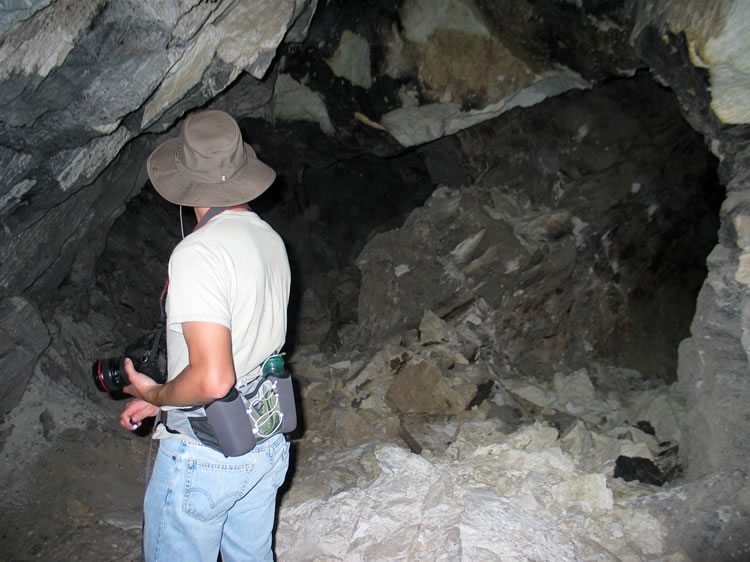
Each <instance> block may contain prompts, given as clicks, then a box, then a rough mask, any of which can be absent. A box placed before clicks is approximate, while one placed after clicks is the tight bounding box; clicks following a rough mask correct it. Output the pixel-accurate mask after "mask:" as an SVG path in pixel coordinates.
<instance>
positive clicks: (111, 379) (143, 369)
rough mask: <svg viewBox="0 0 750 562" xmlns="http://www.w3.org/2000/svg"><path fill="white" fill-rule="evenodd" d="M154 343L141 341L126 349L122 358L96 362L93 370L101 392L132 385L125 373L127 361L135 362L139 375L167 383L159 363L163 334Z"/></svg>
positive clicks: (93, 375) (134, 365) (162, 367)
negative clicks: (128, 359)
mask: <svg viewBox="0 0 750 562" xmlns="http://www.w3.org/2000/svg"><path fill="white" fill-rule="evenodd" d="M157 334H158V335H157V336H156V338H155V339H153V340H152V341H139V342H137V343H134V344H132V345H129V346H128V347H126V348H125V355H123V356H121V357H109V358H107V359H100V360H99V361H95V362H94V364H93V366H92V368H91V375H92V377H93V379H94V385H95V386H96V388H97V389H98V390H99V391H100V392H113V391H117V390H122V389H123V387H126V386H128V385H129V384H130V380H129V379H128V374H127V373H126V372H125V359H126V358H130V359H131V360H132V361H133V367H135V370H136V371H138V372H139V373H143V374H144V375H148V376H149V377H151V378H152V379H154V380H155V381H156V382H158V383H159V384H163V383H165V382H166V381H167V374H166V369H165V368H164V366H163V364H162V363H161V362H160V361H159V358H160V356H161V355H162V354H163V353H164V346H163V344H162V343H161V342H162V338H161V337H160V336H161V334H160V333H158V332H157Z"/></svg>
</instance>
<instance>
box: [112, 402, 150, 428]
mask: <svg viewBox="0 0 750 562" xmlns="http://www.w3.org/2000/svg"><path fill="white" fill-rule="evenodd" d="M158 413H159V407H158V406H154V405H153V404H149V403H148V402H146V401H145V400H141V399H140V398H136V399H135V400H131V401H130V402H128V403H127V404H126V406H125V409H124V410H123V411H122V414H120V425H121V426H122V427H124V428H125V429H129V430H130V431H135V430H136V429H138V428H139V427H140V426H141V423H142V422H143V420H145V419H146V418H152V417H154V416H155V415H156V414H158Z"/></svg>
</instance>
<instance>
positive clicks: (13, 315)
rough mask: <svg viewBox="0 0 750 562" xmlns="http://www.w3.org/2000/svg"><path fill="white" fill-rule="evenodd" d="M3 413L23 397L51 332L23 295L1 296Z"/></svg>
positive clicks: (0, 341)
mask: <svg viewBox="0 0 750 562" xmlns="http://www.w3.org/2000/svg"><path fill="white" fill-rule="evenodd" d="M0 318H2V319H3V323H2V326H0V372H2V373H3V378H2V390H3V392H2V394H0V396H1V398H0V413H2V414H5V413H7V412H8V411H9V410H10V409H11V408H13V406H15V405H16V403H17V402H18V401H19V400H20V399H21V396H22V395H23V392H24V390H25V389H26V383H27V381H28V380H29V379H30V378H31V375H32V374H33V373H34V367H35V366H36V363H37V361H38V360H39V357H40V356H41V355H42V353H43V352H44V351H45V349H46V348H47V346H48V345H49V343H50V335H49V331H48V330H47V327H46V326H45V325H44V321H43V320H42V317H41V315H40V314H39V310H38V309H37V308H36V306H35V305H34V304H33V303H31V302H29V301H28V300H26V299H24V298H22V297H10V298H5V299H2V300H0Z"/></svg>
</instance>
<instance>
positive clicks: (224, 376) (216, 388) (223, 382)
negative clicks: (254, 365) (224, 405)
mask: <svg viewBox="0 0 750 562" xmlns="http://www.w3.org/2000/svg"><path fill="white" fill-rule="evenodd" d="M234 383H235V377H234V373H218V374H217V375H215V376H211V377H206V378H205V379H204V382H203V385H202V386H203V393H204V394H205V395H206V397H207V398H210V399H211V400H218V399H219V398H224V397H225V396H226V395H227V394H229V391H230V390H232V387H233V386H234Z"/></svg>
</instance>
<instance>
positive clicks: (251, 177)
mask: <svg viewBox="0 0 750 562" xmlns="http://www.w3.org/2000/svg"><path fill="white" fill-rule="evenodd" d="M179 143H180V139H179V138H174V139H169V140H167V141H165V142H163V143H162V144H160V145H159V146H158V147H157V148H156V150H154V151H153V152H152V153H151V156H149V158H148V161H147V163H146V169H147V171H148V177H149V178H150V179H151V183H152V184H153V185H154V189H156V191H157V192H158V193H159V195H161V196H162V197H164V199H166V200H167V201H169V202H171V203H175V204H177V205H185V206H187V207H227V206H231V205H240V204H242V203H247V202H248V201H252V200H253V199H255V198H256V197H258V196H259V195H261V194H262V193H263V192H264V191H266V189H268V188H269V187H270V186H271V184H272V183H273V181H274V179H276V172H274V171H273V169H272V168H271V167H270V166H268V165H266V164H264V163H263V162H261V161H260V160H258V158H257V156H256V155H255V151H254V150H253V149H252V147H251V146H250V145H249V144H247V143H243V144H244V145H245V151H246V154H247V159H246V161H245V165H244V166H243V167H242V168H240V169H239V170H238V171H237V173H235V175H234V176H232V177H231V178H228V179H227V180H226V181H224V182H221V183H200V182H196V181H193V180H191V179H189V178H186V177H185V176H183V175H182V174H181V173H180V171H179V170H178V169H177V166H176V164H175V153H176V151H177V148H178V146H179Z"/></svg>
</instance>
